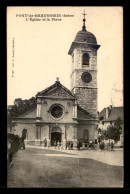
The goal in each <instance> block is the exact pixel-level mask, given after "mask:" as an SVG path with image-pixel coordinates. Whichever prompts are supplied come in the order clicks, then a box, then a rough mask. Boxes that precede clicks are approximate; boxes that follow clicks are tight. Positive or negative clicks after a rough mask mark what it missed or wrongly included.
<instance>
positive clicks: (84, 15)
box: [82, 9, 87, 19]
mask: <svg viewBox="0 0 130 194" xmlns="http://www.w3.org/2000/svg"><path fill="white" fill-rule="evenodd" d="M82 14H83V15H84V19H85V16H86V15H87V14H85V9H84V13H82Z"/></svg>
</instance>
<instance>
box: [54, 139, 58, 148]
mask: <svg viewBox="0 0 130 194" xmlns="http://www.w3.org/2000/svg"><path fill="white" fill-rule="evenodd" d="M56 145H57V143H56V141H55V142H54V146H55V149H56Z"/></svg>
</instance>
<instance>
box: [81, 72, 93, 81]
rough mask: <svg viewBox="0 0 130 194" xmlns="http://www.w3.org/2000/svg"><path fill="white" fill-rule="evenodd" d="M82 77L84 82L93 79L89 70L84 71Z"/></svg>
mask: <svg viewBox="0 0 130 194" xmlns="http://www.w3.org/2000/svg"><path fill="white" fill-rule="evenodd" d="M81 79H82V81H83V82H84V83H89V82H91V81H92V75H91V74H90V73H89V72H84V73H82V75H81Z"/></svg>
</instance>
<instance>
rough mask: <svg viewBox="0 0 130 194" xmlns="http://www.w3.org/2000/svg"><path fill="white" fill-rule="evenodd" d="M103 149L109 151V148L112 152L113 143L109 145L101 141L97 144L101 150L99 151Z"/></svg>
mask: <svg viewBox="0 0 130 194" xmlns="http://www.w3.org/2000/svg"><path fill="white" fill-rule="evenodd" d="M105 147H106V149H107V150H109V148H110V149H111V151H113V150H114V142H113V141H111V142H110V143H105V142H104V141H101V142H100V143H99V148H100V149H101V151H102V150H104V149H105Z"/></svg>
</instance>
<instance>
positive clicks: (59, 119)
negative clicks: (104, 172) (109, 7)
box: [11, 13, 100, 146]
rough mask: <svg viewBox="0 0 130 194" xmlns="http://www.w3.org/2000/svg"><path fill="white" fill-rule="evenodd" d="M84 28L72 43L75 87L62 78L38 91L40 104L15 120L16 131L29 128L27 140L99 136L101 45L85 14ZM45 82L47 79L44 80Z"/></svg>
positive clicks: (17, 132) (72, 77)
mask: <svg viewBox="0 0 130 194" xmlns="http://www.w3.org/2000/svg"><path fill="white" fill-rule="evenodd" d="M83 15H84V19H83V27H82V30H81V31H79V32H78V33H77V35H76V37H75V39H74V41H73V42H72V44H71V46H70V49H69V51H68V54H69V55H70V56H71V57H72V64H71V75H70V80H71V90H69V89H67V88H66V87H65V86H63V85H62V83H60V80H59V78H57V79H56V81H55V83H54V84H53V85H51V86H50V87H48V88H46V89H44V90H43V91H41V92H38V93H37V94H36V106H35V107H33V108H32V109H30V110H28V111H26V112H25V113H23V114H21V115H19V116H17V117H14V118H13V119H12V123H11V125H12V130H13V133H15V134H18V135H19V136H21V134H22V130H23V129H26V130H27V137H26V143H28V144H34V145H41V146H42V145H43V141H44V140H45V138H46V139H47V142H48V144H49V145H50V146H53V145H54V141H58V140H59V141H60V142H61V141H63V143H65V142H66V141H73V143H74V146H75V145H76V144H77V140H79V139H88V140H92V141H94V140H95V139H96V138H97V137H98V117H97V89H98V88H97V50H98V49H99V47H100V45H98V44H97V40H96V37H95V36H94V35H93V34H92V33H91V32H89V31H87V30H86V26H85V21H86V20H85V13H84V14H83ZM43 81H44V80H43Z"/></svg>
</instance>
